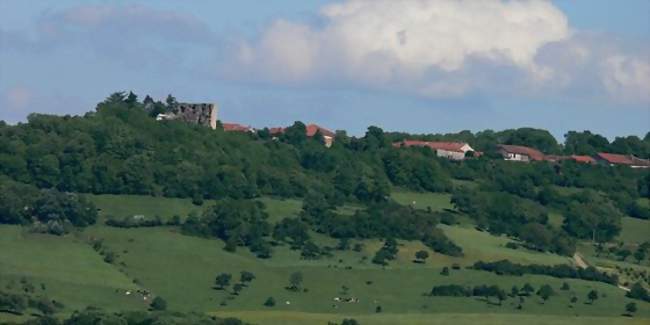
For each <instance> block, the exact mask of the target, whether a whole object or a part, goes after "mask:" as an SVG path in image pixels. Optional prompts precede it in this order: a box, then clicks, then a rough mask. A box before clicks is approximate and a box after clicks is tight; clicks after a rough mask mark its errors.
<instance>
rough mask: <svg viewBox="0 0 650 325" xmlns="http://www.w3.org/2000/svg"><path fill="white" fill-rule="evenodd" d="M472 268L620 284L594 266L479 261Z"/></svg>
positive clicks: (501, 272) (516, 274) (517, 274)
mask: <svg viewBox="0 0 650 325" xmlns="http://www.w3.org/2000/svg"><path fill="white" fill-rule="evenodd" d="M472 268H474V269H476V270H483V271H488V272H494V273H496V274H498V275H515V276H522V275H524V274H540V275H548V276H552V277H556V278H566V279H582V280H587V281H598V282H605V283H609V284H614V285H615V284H617V283H618V276H616V275H615V274H607V273H605V272H601V271H598V270H597V269H596V268H594V267H593V266H590V267H588V268H586V269H581V268H574V267H572V266H569V265H565V264H559V265H554V266H549V265H539V264H528V265H522V264H517V263H512V262H510V261H508V260H502V261H497V262H483V261H478V262H476V263H474V265H473V266H472Z"/></svg>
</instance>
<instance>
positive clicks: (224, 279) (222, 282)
mask: <svg viewBox="0 0 650 325" xmlns="http://www.w3.org/2000/svg"><path fill="white" fill-rule="evenodd" d="M231 279H232V274H230V273H221V274H219V275H217V277H216V278H215V279H214V284H215V285H216V286H217V289H219V290H223V289H224V288H225V287H227V286H229V285H230V280H231Z"/></svg>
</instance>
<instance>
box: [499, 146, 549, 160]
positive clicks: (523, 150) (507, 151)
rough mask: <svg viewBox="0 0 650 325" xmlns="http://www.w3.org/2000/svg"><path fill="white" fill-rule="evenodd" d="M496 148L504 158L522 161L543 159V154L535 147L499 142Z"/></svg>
mask: <svg viewBox="0 0 650 325" xmlns="http://www.w3.org/2000/svg"><path fill="white" fill-rule="evenodd" d="M498 148H499V153H500V154H501V155H502V156H503V159H505V160H510V161H524V162H529V161H541V160H544V154H543V153H542V152H541V151H539V150H537V149H533V148H529V147H524V146H515V145H508V144H500V145H498Z"/></svg>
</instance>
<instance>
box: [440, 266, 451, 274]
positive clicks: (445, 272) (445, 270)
mask: <svg viewBox="0 0 650 325" xmlns="http://www.w3.org/2000/svg"><path fill="white" fill-rule="evenodd" d="M440 274H441V275H444V276H448V275H449V268H448V267H446V266H445V267H443V268H442V271H440Z"/></svg>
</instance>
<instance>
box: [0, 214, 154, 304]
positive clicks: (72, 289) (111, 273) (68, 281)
mask: <svg viewBox="0 0 650 325" xmlns="http://www.w3.org/2000/svg"><path fill="white" fill-rule="evenodd" d="M0 247H1V248H2V254H0V288H2V289H6V288H7V286H8V285H9V284H10V283H14V285H15V284H16V283H18V282H19V281H20V279H21V278H23V277H24V278H26V279H27V280H28V281H29V282H31V283H32V284H33V285H35V286H36V287H37V288H38V289H39V290H40V286H41V284H44V285H45V288H46V290H45V292H46V293H48V294H51V296H52V297H53V298H56V299H57V300H60V301H63V302H65V304H66V306H67V308H69V310H73V309H78V308H83V307H85V306H87V305H96V306H108V307H109V308H112V309H115V310H119V309H123V308H135V307H140V308H142V307H144V306H135V305H132V304H131V302H130V301H129V300H128V299H126V298H125V297H123V296H122V295H119V294H116V293H115V290H116V289H133V288H136V286H135V285H134V284H133V283H132V280H131V279H130V278H129V277H127V276H126V275H124V274H122V273H120V272H119V271H118V270H117V268H115V267H114V266H112V265H109V264H106V263H104V261H103V260H102V258H101V257H100V256H99V255H98V254H97V253H96V252H95V251H94V250H93V249H92V248H91V247H90V245H88V244H86V243H85V242H83V241H82V240H80V239H77V238H75V237H74V236H72V235H68V236H65V237H56V236H52V235H41V234H29V233H26V232H24V231H23V230H22V228H21V227H18V226H6V225H3V226H1V227H0Z"/></svg>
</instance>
